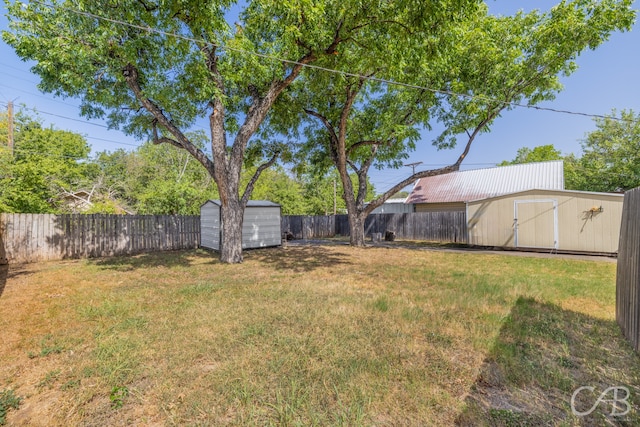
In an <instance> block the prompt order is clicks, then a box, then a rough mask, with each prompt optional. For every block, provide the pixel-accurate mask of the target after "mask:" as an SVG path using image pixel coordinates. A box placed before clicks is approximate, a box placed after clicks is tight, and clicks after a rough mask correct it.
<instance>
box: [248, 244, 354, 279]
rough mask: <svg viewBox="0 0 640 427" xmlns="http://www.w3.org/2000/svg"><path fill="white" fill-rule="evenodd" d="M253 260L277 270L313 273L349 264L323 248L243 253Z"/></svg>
mask: <svg viewBox="0 0 640 427" xmlns="http://www.w3.org/2000/svg"><path fill="white" fill-rule="evenodd" d="M249 257H250V258H251V259H255V260H258V261H260V262H263V263H265V264H268V265H269V266H271V267H273V268H275V269H278V270H287V271H293V272H296V273H298V272H306V271H313V270H315V269H318V268H327V267H333V266H335V265H339V264H351V262H349V261H348V260H347V258H346V257H345V255H343V254H341V253H339V252H336V251H332V250H331V249H328V248H327V247H323V246H290V247H287V248H270V249H259V250H255V251H247V252H245V259H249Z"/></svg>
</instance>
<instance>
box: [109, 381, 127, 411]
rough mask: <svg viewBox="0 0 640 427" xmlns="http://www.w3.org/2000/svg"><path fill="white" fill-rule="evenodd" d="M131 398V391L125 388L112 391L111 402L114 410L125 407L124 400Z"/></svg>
mask: <svg viewBox="0 0 640 427" xmlns="http://www.w3.org/2000/svg"><path fill="white" fill-rule="evenodd" d="M127 396H129V389H128V388H127V387H125V386H115V387H113V388H112V389H111V394H109V400H110V401H111V407H112V408H113V409H120V408H122V405H124V399H126V398H127Z"/></svg>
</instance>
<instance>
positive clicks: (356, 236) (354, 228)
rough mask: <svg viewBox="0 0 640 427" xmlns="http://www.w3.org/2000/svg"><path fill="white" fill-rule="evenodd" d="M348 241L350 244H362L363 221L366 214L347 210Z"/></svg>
mask: <svg viewBox="0 0 640 427" xmlns="http://www.w3.org/2000/svg"><path fill="white" fill-rule="evenodd" d="M348 216H349V233H350V234H349V243H350V244H351V246H364V221H365V218H366V215H365V216H363V215H362V214H361V213H357V212H353V213H351V212H349V213H348Z"/></svg>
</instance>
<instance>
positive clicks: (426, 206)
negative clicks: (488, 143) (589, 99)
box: [406, 160, 564, 212]
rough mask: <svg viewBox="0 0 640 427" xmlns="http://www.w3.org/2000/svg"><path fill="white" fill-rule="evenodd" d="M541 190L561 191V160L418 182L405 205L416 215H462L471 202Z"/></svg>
mask: <svg viewBox="0 0 640 427" xmlns="http://www.w3.org/2000/svg"><path fill="white" fill-rule="evenodd" d="M533 188H540V189H546V190H564V166H563V162H562V160H554V161H549V162H539V163H525V164H517V165H508V166H498V167H494V168H484V169H471V170H465V171H459V172H452V173H448V174H444V175H436V176H429V177H426V178H420V179H419V180H417V181H416V183H415V185H414V186H413V190H412V191H411V194H410V195H409V197H408V198H407V200H406V203H408V204H409V203H412V204H415V212H451V211H454V212H464V211H465V209H466V203H467V202H470V201H472V200H478V199H484V198H488V197H495V196H500V195H503V194H510V193H515V192H517V191H524V190H531V189H533Z"/></svg>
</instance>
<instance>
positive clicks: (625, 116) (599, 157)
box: [577, 110, 640, 192]
mask: <svg viewBox="0 0 640 427" xmlns="http://www.w3.org/2000/svg"><path fill="white" fill-rule="evenodd" d="M594 120H595V123H596V130H594V131H592V132H589V133H588V134H587V136H586V138H585V139H584V140H583V141H582V150H583V154H582V157H581V158H580V160H579V163H578V164H579V167H580V174H579V181H578V183H577V187H578V189H580V190H589V191H605V192H609V191H616V192H617V191H626V190H631V189H633V188H636V187H640V114H637V113H635V112H634V111H633V110H622V111H621V112H620V113H619V114H618V113H617V112H616V111H613V112H612V113H611V115H610V116H608V117H606V118H595V119H594Z"/></svg>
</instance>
